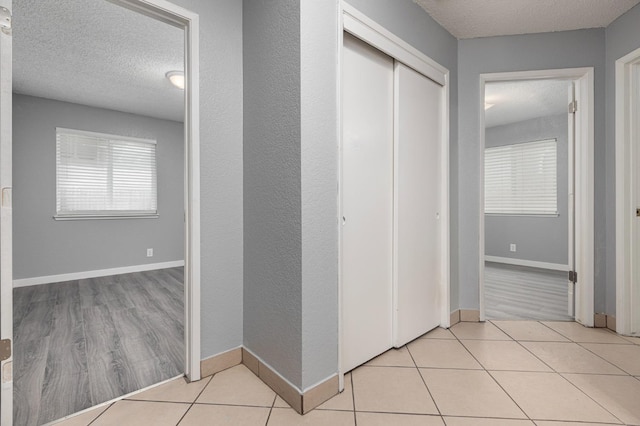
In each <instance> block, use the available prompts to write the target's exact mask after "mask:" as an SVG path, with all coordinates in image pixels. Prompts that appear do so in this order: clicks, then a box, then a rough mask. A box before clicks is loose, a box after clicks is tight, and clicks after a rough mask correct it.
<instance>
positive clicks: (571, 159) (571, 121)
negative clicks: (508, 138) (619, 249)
mask: <svg viewBox="0 0 640 426" xmlns="http://www.w3.org/2000/svg"><path fill="white" fill-rule="evenodd" d="M575 90H576V89H575V84H574V83H573V82H570V83H569V96H568V99H567V101H568V102H567V105H576V104H574V102H575V100H576V95H575ZM567 126H568V129H569V132H568V134H567V151H568V153H567V160H568V162H567V175H568V182H569V191H568V197H567V203H568V209H567V220H568V230H569V235H568V237H569V242H568V247H569V256H567V260H568V262H567V264H568V267H569V271H575V270H576V269H575V268H576V265H575V231H576V230H575V145H576V120H575V112H569V114H568V118H567ZM570 274H571V273H570ZM567 296H568V297H567V314H568V315H569V316H570V317H572V318H573V317H574V315H575V283H574V282H573V279H572V278H568V280H567Z"/></svg>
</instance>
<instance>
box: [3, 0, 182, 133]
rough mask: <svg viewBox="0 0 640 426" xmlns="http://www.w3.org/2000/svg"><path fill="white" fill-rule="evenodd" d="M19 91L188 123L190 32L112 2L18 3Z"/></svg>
mask: <svg viewBox="0 0 640 426" xmlns="http://www.w3.org/2000/svg"><path fill="white" fill-rule="evenodd" d="M13 7H14V10H13V84H14V92H16V93H22V94H27V95H32V96H40V97H44V98H49V99H57V100H62V101H67V102H74V103H78V104H84V105H90V106H95V107H101V108H108V109H113V110H117V111H124V112H130V113H135V114H142V115H146V116H151V117H157V118H163V119H170V120H176V121H183V117H184V113H183V111H184V101H183V99H184V92H183V91H181V90H179V89H177V88H175V87H173V86H172V85H171V84H170V83H169V81H168V80H167V79H166V78H165V73H166V72H167V71H171V70H183V67H184V65H183V63H184V32H183V30H181V29H178V28H175V27H173V26H170V25H168V24H165V23H162V22H159V21H157V20H155V19H152V18H149V17H146V16H144V15H141V14H138V13H135V12H133V11H131V10H128V9H125V8H123V7H120V6H117V5H114V4H112V3H109V2H108V1H106V0H55V1H53V0H46V1H43V0H14V1H13Z"/></svg>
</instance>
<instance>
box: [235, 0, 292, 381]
mask: <svg viewBox="0 0 640 426" xmlns="http://www.w3.org/2000/svg"><path fill="white" fill-rule="evenodd" d="M243 5H244V9H243V27H244V39H243V50H244V344H245V346H246V347H247V348H248V349H250V350H251V351H253V352H254V353H255V354H256V355H258V356H259V357H260V358H262V359H263V360H264V361H265V362H266V363H268V364H269V365H271V366H272V367H273V368H274V369H276V370H277V371H278V372H279V373H280V374H281V375H283V376H284V377H285V378H287V379H288V380H289V381H290V382H291V383H293V384H294V385H296V386H298V387H301V386H302V352H301V351H302V330H301V326H302V303H301V300H302V288H301V281H302V266H301V261H302V259H301V241H302V240H301V239H302V236H301V232H302V227H301V210H300V209H301V193H300V185H301V183H300V164H301V161H300V155H301V152H300V131H301V129H300V84H301V80H300V5H299V4H298V3H295V2H291V1H286V0H273V1H263V0H245V1H244V2H243Z"/></svg>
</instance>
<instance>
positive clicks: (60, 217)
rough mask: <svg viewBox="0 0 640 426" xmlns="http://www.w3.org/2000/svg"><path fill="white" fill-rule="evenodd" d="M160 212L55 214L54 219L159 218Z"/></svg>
mask: <svg viewBox="0 0 640 426" xmlns="http://www.w3.org/2000/svg"><path fill="white" fill-rule="evenodd" d="M159 217H160V215H158V214H135V215H126V214H124V215H112V214H106V215H97V214H91V215H81V214H79V215H55V216H53V219H54V220H63V221H64V220H118V219H158V218H159Z"/></svg>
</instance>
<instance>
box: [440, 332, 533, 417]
mask: <svg viewBox="0 0 640 426" xmlns="http://www.w3.org/2000/svg"><path fill="white" fill-rule="evenodd" d="M488 323H489V324H491V325H492V326H494V327H496V328H497V329H498V330H500V331H501V332H502V330H501V329H500V327H498V326H496V325H495V324H493V323H492V322H491V321H488ZM479 324H482V323H479ZM451 334H453V336H454V337H455V338H456V340H457V341H458V343H460V345H461V346H462V347H463V348H464V349H465V350H466V351H467V352H468V353H469V355H471V357H472V358H473V359H474V360H475V361H476V362H477V363H478V365H479V366H480V367H482V370H481V371H484V372H485V373H487V374H488V375H489V377H491V379H492V380H493V381H494V382H495V384H496V385H498V387H499V388H500V389H502V392H504V393H505V395H507V396H508V397H509V399H510V400H511V401H512V402H513V403H514V404H515V406H516V407H518V410H520V411H521V412H522V414H524V415H525V416H526V418H527V419H528V420H531V421H533V419H531V417H529V414H527V413H526V412H525V411H524V409H523V408H522V407H521V406H520V404H518V403H517V402H516V400H515V399H514V398H513V397H512V396H511V394H510V393H509V392H507V390H506V389H505V388H503V387H502V385H501V384H500V383H499V382H498V380H496V378H495V377H493V375H492V374H491V373H490V372H489V371H488V370H487V369H486V368H485V367H484V365H483V364H482V363H481V362H480V360H478V359H477V358H476V357H475V356H474V355H473V354H472V353H471V351H470V350H469V348H467V347H466V346H465V345H464V343H462V341H461V340H460V339H459V338H458V336H456V335H455V333H453V331H452V332H451ZM505 335H506V336H507V337H509V338H510V339H511V341H515V339H513V338H512V337H511V336H509V335H508V334H506V333H505ZM485 341H486V340H485ZM503 341H504V340H503Z"/></svg>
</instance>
